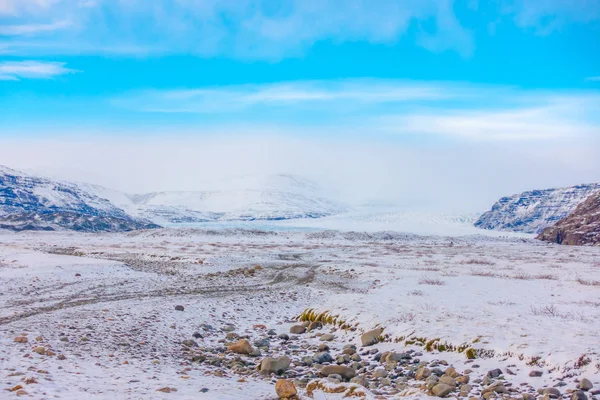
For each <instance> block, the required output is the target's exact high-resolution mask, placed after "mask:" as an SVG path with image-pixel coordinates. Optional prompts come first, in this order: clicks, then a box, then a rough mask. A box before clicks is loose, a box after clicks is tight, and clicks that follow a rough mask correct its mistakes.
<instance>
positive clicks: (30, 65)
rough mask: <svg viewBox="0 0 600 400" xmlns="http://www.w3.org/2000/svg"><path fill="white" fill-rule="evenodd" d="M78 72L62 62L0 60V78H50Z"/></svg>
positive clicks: (15, 79) (11, 79)
mask: <svg viewBox="0 0 600 400" xmlns="http://www.w3.org/2000/svg"><path fill="white" fill-rule="evenodd" d="M74 72H78V71H76V70H73V69H69V68H66V67H65V63H62V62H47V61H4V62H0V80H8V81H18V80H21V79H50V78H54V77H56V76H60V75H65V74H70V73H74Z"/></svg>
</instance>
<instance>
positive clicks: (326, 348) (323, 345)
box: [319, 343, 329, 351]
mask: <svg viewBox="0 0 600 400" xmlns="http://www.w3.org/2000/svg"><path fill="white" fill-rule="evenodd" d="M319 351H329V346H328V345H327V343H321V344H320V345H319Z"/></svg>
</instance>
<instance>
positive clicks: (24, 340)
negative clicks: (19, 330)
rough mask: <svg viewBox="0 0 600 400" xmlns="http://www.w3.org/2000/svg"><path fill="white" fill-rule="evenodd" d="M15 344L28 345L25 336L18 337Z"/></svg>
mask: <svg viewBox="0 0 600 400" xmlns="http://www.w3.org/2000/svg"><path fill="white" fill-rule="evenodd" d="M14 341H15V343H27V341H28V340H27V338H26V337H25V336H17V337H16V338H15V340H14Z"/></svg>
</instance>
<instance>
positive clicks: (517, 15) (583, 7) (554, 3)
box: [504, 0, 600, 35]
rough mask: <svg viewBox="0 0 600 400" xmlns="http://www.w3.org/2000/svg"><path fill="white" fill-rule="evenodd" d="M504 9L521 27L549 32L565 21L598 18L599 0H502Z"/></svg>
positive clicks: (599, 14)
mask: <svg viewBox="0 0 600 400" xmlns="http://www.w3.org/2000/svg"><path fill="white" fill-rule="evenodd" d="M504 10H505V11H506V12H508V13H510V14H513V15H514V19H515V22H516V24H517V25H518V26H520V27H522V28H534V29H535V30H536V31H537V32H538V33H539V34H543V35H545V34H550V33H552V32H553V31H555V30H557V29H560V28H562V27H563V26H564V25H565V24H567V23H573V22H574V23H588V22H591V21H596V20H599V19H600V0H568V1H566V0H504Z"/></svg>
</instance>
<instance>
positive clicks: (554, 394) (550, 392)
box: [542, 387, 560, 397]
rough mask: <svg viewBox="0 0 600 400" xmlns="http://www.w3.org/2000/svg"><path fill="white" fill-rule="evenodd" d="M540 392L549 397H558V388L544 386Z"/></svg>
mask: <svg viewBox="0 0 600 400" xmlns="http://www.w3.org/2000/svg"><path fill="white" fill-rule="evenodd" d="M542 394H547V395H549V396H551V397H560V390H558V389H557V388H553V387H552V388H546V389H544V390H543V391H542Z"/></svg>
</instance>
